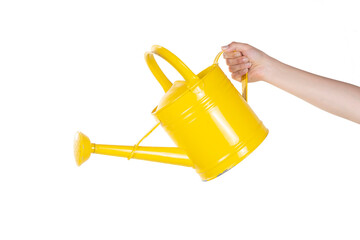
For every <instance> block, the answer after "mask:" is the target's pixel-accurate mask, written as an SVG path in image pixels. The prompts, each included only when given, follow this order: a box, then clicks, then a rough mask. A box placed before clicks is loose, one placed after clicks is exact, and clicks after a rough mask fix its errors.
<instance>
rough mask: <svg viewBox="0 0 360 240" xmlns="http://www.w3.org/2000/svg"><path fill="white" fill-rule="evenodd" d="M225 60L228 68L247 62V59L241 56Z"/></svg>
mask: <svg viewBox="0 0 360 240" xmlns="http://www.w3.org/2000/svg"><path fill="white" fill-rule="evenodd" d="M225 59H226V64H227V65H229V66H230V65H236V64H241V63H247V62H249V59H248V58H247V57H245V56H241V57H237V58H225Z"/></svg>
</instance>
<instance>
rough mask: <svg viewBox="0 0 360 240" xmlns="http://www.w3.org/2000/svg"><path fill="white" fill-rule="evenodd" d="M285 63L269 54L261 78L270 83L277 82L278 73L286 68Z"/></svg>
mask: <svg viewBox="0 0 360 240" xmlns="http://www.w3.org/2000/svg"><path fill="white" fill-rule="evenodd" d="M285 66H286V65H285V64H284V63H282V62H280V61H278V60H276V59H275V58H272V57H270V56H267V59H266V61H265V63H264V70H263V74H262V76H261V80H262V81H264V82H267V83H270V84H275V83H276V80H277V78H278V77H277V74H278V73H279V72H281V71H283V69H284V68H285Z"/></svg>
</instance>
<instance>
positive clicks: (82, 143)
mask: <svg viewBox="0 0 360 240" xmlns="http://www.w3.org/2000/svg"><path fill="white" fill-rule="evenodd" d="M91 153H92V146H91V142H90V139H89V138H88V137H87V136H86V135H85V134H83V133H82V132H77V133H76V135H75V141H74V155H75V161H76V164H77V165H78V166H80V165H81V164H83V163H84V162H85V161H86V160H88V159H89V157H90V154H91Z"/></svg>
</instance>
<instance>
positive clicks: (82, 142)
mask: <svg viewBox="0 0 360 240" xmlns="http://www.w3.org/2000/svg"><path fill="white" fill-rule="evenodd" d="M133 150H134V146H121V145H104V144H95V143H91V142H90V139H89V138H88V137H87V136H86V135H85V134H83V133H81V132H78V133H77V134H76V136H75V142H74V154H75V161H76V163H77V165H78V166H80V165H81V164H83V163H84V162H85V161H86V160H88V159H89V157H90V155H91V154H92V153H96V154H103V155H110V156H118V157H125V158H128V159H130V158H135V159H142V160H148V161H153V162H161V163H169V164H175V165H180V166H186V167H193V163H192V161H191V160H190V159H189V157H188V156H187V155H186V153H185V151H183V150H182V149H180V148H177V147H142V146H139V147H137V148H136V150H135V151H133Z"/></svg>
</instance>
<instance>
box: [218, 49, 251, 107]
mask: <svg viewBox="0 0 360 240" xmlns="http://www.w3.org/2000/svg"><path fill="white" fill-rule="evenodd" d="M221 54H223V51H221V52H219V53H218V54H217V55H216V57H215V59H214V64H216V65H217V64H219V63H218V62H219V58H220V56H221ZM241 85H242V94H241V95H242V97H243V98H244V99H245V101H248V98H247V96H248V73H246V74H245V75H243V76H242V77H241Z"/></svg>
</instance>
